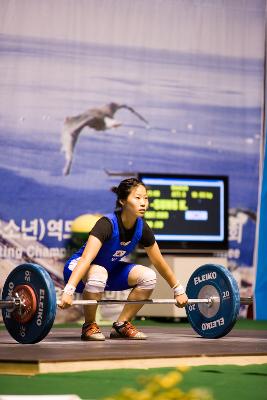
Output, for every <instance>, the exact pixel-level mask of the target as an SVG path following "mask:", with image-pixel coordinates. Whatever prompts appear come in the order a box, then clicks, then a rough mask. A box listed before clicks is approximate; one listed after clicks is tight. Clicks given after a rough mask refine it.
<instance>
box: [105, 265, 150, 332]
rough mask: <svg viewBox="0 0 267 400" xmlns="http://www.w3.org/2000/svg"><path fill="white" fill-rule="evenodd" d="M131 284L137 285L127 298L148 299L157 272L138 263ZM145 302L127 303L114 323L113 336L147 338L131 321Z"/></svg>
mask: <svg viewBox="0 0 267 400" xmlns="http://www.w3.org/2000/svg"><path fill="white" fill-rule="evenodd" d="M128 283H129V286H135V287H134V288H133V289H132V291H131V292H130V294H129V296H128V299H127V300H147V299H148V298H149V297H150V295H151V294H152V292H153V289H154V287H155V285H156V274H155V272H154V271H153V270H152V269H151V268H147V267H144V266H142V265H136V266H135V267H133V268H132V270H131V271H130V273H129V276H128ZM142 306H143V304H125V306H124V307H123V310H122V312H121V313H120V315H119V317H118V319H117V321H116V322H115V323H114V324H113V328H114V330H113V331H112V332H111V335H110V336H111V337H113V338H116V337H124V338H126V339H145V338H146V335H145V334H143V333H142V332H139V331H138V330H137V329H136V328H135V327H134V326H133V325H132V324H131V323H130V322H129V321H131V320H132V319H133V318H134V317H135V315H136V314H137V312H138V311H139V310H140V309H141V308H142Z"/></svg>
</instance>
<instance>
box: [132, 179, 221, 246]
mask: <svg viewBox="0 0 267 400" xmlns="http://www.w3.org/2000/svg"><path fill="white" fill-rule="evenodd" d="M138 175H139V179H140V180H142V182H143V183H144V184H145V185H146V187H147V189H148V197H149V208H148V210H147V212H146V214H145V220H146V222H147V223H148V225H149V226H150V227H151V228H152V230H153V232H154V234H155V238H156V240H157V242H158V244H159V247H160V248H161V249H162V250H166V251H170V252H176V251H177V252H179V251H186V250H188V251H220V250H227V247H228V239H227V237H228V215H227V214H228V178H227V177H226V176H206V175H166V174H165V175H163V174H146V173H139V174H138Z"/></svg>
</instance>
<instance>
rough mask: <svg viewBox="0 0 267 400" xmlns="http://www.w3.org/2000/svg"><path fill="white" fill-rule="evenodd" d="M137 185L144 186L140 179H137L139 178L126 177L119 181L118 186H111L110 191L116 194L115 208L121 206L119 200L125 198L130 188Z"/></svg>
mask: <svg viewBox="0 0 267 400" xmlns="http://www.w3.org/2000/svg"><path fill="white" fill-rule="evenodd" d="M139 185H142V186H144V188H146V186H145V184H144V183H143V182H142V181H139V179H136V178H128V179H124V180H123V181H121V182H120V184H119V186H113V187H112V188H111V191H112V192H113V193H115V194H116V195H117V201H116V209H117V208H121V203H120V200H126V199H127V197H128V196H129V194H130V193H131V191H132V189H133V188H135V187H137V186H139Z"/></svg>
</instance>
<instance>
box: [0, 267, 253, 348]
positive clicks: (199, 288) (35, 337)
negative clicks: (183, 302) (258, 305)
mask: <svg viewBox="0 0 267 400" xmlns="http://www.w3.org/2000/svg"><path fill="white" fill-rule="evenodd" d="M186 293H187V296H188V298H189V299H188V304H187V306H186V314H187V318H188V321H189V322H190V323H191V325H192V328H193V329H194V330H195V331H196V332H197V333H198V334H199V335H200V336H202V337H204V338H210V339H213V338H219V337H222V336H225V335H226V334H228V333H229V332H230V331H231V329H232V328H233V326H234V324H235V322H236V319H237V316H238V313H239V307H240V304H252V302H253V300H252V298H251V297H247V298H244V297H243V298H240V295H239V290H238V285H237V282H236V281H235V279H234V277H233V276H232V274H231V273H230V272H229V271H228V270H227V269H226V268H225V267H223V266H221V265H216V264H205V265H202V266H200V267H199V268H197V269H196V270H195V271H194V272H193V274H192V276H191V277H190V278H189V280H188V283H187V287H186ZM125 303H127V304H174V305H177V302H176V300H175V299H151V300H140V301H139V300H130V301H128V300H74V301H73V305H93V304H100V305H101V304H102V305H103V304H125ZM59 304H60V300H57V298H56V290H55V286H54V284H53V281H52V279H51V277H50V275H49V273H48V272H47V271H46V269H44V268H43V267H41V266H40V265H37V264H33V263H25V264H21V265H19V266H17V267H16V268H15V269H14V270H13V271H11V273H10V274H9V275H8V277H7V279H6V282H5V284H4V287H3V291H2V300H0V308H1V309H2V315H3V321H4V324H5V326H6V329H7V331H8V332H9V334H10V335H11V336H12V337H13V338H14V339H15V340H16V341H17V342H19V343H23V344H33V343H38V342H40V341H41V340H42V339H44V338H45V337H46V336H47V335H48V333H49V331H50V330H51V328H52V326H53V323H54V320H55V316H56V309H57V305H59Z"/></svg>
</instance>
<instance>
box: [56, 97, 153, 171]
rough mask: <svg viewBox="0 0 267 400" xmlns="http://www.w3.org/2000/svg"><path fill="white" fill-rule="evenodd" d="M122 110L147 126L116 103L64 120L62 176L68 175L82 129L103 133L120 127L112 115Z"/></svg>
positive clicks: (140, 117) (144, 120) (134, 112)
mask: <svg viewBox="0 0 267 400" xmlns="http://www.w3.org/2000/svg"><path fill="white" fill-rule="evenodd" d="M122 108H125V109H126V110H129V111H130V112H131V113H133V114H134V115H136V117H138V118H139V119H140V120H141V121H143V122H144V123H145V124H146V126H148V121H147V120H146V119H145V118H144V117H142V115H140V114H139V113H138V112H136V111H135V110H134V109H133V108H132V107H129V106H127V105H126V104H118V103H109V104H106V105H104V106H102V107H98V108H91V109H89V110H87V111H85V112H84V113H82V114H80V115H76V116H73V117H67V118H66V119H65V121H64V124H63V129H62V135H61V141H62V151H63V152H64V153H65V166H64V169H63V174H64V175H69V173H70V169H71V164H72V160H73V153H74V148H75V145H76V143H77V140H78V137H79V135H80V133H81V131H82V130H83V128H85V127H86V126H88V128H92V129H95V130H96V131H104V130H106V129H110V128H117V127H118V126H121V125H122V123H121V122H119V121H116V120H115V119H114V114H115V113H116V112H117V111H118V110H120V109H122Z"/></svg>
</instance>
